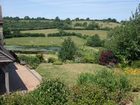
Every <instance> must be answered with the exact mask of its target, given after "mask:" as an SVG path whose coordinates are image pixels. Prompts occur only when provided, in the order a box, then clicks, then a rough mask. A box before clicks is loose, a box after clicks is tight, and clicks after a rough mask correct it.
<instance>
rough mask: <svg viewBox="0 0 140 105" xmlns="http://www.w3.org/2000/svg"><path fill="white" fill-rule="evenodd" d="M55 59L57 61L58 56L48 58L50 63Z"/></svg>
mask: <svg viewBox="0 0 140 105" xmlns="http://www.w3.org/2000/svg"><path fill="white" fill-rule="evenodd" d="M55 61H56V58H54V57H49V58H48V63H54V62H55Z"/></svg>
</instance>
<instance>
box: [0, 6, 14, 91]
mask: <svg viewBox="0 0 140 105" xmlns="http://www.w3.org/2000/svg"><path fill="white" fill-rule="evenodd" d="M2 26H3V21H2V10H1V6H0V76H1V77H0V79H1V80H0V81H1V83H2V82H4V83H2V84H4V85H5V87H4V88H5V90H6V92H7V93H9V92H10V90H9V70H10V69H9V66H8V65H9V64H10V63H13V62H14V61H15V58H14V57H13V56H12V55H11V54H10V52H9V51H7V50H6V49H5V48H4V47H3V44H4V42H3V28H2ZM3 79H4V81H3Z"/></svg>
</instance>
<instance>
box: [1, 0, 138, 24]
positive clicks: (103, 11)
mask: <svg viewBox="0 0 140 105" xmlns="http://www.w3.org/2000/svg"><path fill="white" fill-rule="evenodd" d="M139 3H140V0H0V4H1V5H2V8H3V16H12V17H16V16H18V17H24V16H30V17H45V18H55V17H56V16H59V17H60V18H61V19H65V18H72V19H74V18H76V17H79V18H87V17H89V18H91V19H106V18H116V19H117V20H119V21H120V20H126V19H129V17H130V16H131V14H132V12H135V10H136V8H137V7H138V4H139Z"/></svg>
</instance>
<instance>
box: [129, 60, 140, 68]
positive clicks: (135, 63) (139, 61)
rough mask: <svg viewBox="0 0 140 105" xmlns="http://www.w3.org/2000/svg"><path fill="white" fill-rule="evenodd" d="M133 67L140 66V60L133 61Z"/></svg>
mask: <svg viewBox="0 0 140 105" xmlns="http://www.w3.org/2000/svg"><path fill="white" fill-rule="evenodd" d="M131 67H133V68H140V60H137V61H133V62H132V65H131Z"/></svg>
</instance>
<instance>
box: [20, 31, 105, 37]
mask: <svg viewBox="0 0 140 105" xmlns="http://www.w3.org/2000/svg"><path fill="white" fill-rule="evenodd" d="M64 31H65V32H75V33H80V34H82V35H89V36H92V35H95V34H98V35H99V36H100V37H101V39H105V38H106V36H107V32H108V31H104V30H64ZM21 32H22V33H43V34H45V35H48V34H50V33H57V32H59V30H58V29H43V30H28V31H21Z"/></svg>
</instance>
